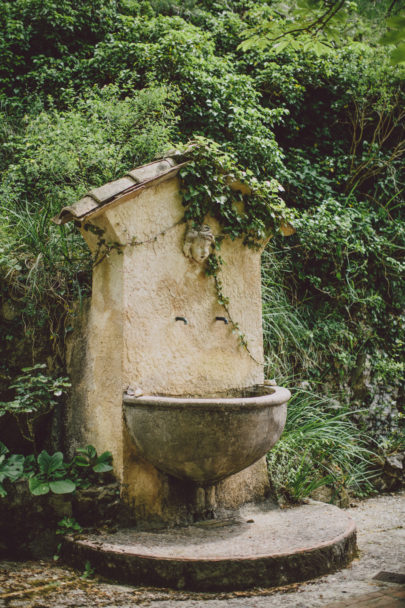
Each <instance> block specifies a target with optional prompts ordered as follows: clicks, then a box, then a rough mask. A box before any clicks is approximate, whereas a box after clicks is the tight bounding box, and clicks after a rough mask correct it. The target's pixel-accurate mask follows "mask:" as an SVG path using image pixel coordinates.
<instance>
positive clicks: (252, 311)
mask: <svg viewBox="0 0 405 608" xmlns="http://www.w3.org/2000/svg"><path fill="white" fill-rule="evenodd" d="M183 213H184V207H183V206H182V202H181V196H180V194H179V182H178V178H177V177H175V176H174V177H170V179H167V180H166V181H162V182H161V183H157V184H156V185H151V186H150V187H148V188H146V189H143V190H142V191H140V192H135V193H133V194H132V195H126V196H125V198H124V199H123V202H121V203H120V204H113V205H107V206H106V208H105V209H104V210H103V213H99V214H95V216H93V217H91V219H90V221H91V223H92V225H93V226H97V227H98V228H101V229H102V230H104V231H105V232H104V235H103V238H105V239H106V240H107V241H110V242H116V243H119V244H121V245H122V246H123V247H122V248H121V253H119V252H118V251H117V250H113V251H111V253H110V254H109V255H108V256H107V257H105V259H103V260H102V261H101V262H100V263H99V264H98V265H96V266H95V268H94V272H93V295H92V300H91V306H90V310H89V312H88V315H87V318H88V321H87V325H86V323H84V322H82V324H81V331H82V332H84V331H85V336H86V337H85V338H84V337H83V338H82V340H81V343H80V347H79V348H77V347H76V348H75V349H74V350H72V351H71V352H70V358H69V361H70V368H71V371H72V372H73V374H74V375H75V373H76V375H77V376H78V381H77V383H76V378H75V377H73V384H74V385H76V386H75V389H74V393H73V396H72V403H71V407H70V414H69V425H70V427H71V429H72V433H71V441H77V436H78V435H80V441H81V442H83V440H85V441H87V442H89V443H92V444H94V445H95V446H96V448H97V449H98V450H107V449H108V450H111V451H112V453H113V456H114V463H115V469H116V473H117V475H118V476H119V478H120V480H121V481H122V482H123V484H124V485H123V487H124V493H125V495H126V497H127V499H128V501H129V502H130V503H132V504H133V508H134V513H135V515H136V516H137V517H138V518H140V519H144V520H148V519H149V520H151V521H152V520H153V519H157V520H159V519H160V520H163V521H180V520H182V519H184V517H185V516H186V514H187V513H188V514H190V513H191V512H192V511H193V509H194V510H195V509H197V510H198V509H204V506H203V504H202V503H203V502H204V500H203V501H202V500H201V493H200V495H199V496H200V498H198V492H197V491H196V489H195V488H194V487H192V485H191V484H188V483H187V482H181V481H179V480H174V479H173V478H171V477H169V476H167V475H165V474H163V473H161V472H159V471H158V470H157V469H155V468H154V467H153V466H152V465H150V464H149V463H146V462H145V461H143V460H142V459H141V458H140V457H139V456H138V455H137V454H136V451H135V448H134V447H133V445H132V442H131V440H130V439H129V437H128V435H127V431H126V429H125V423H124V420H123V410H122V394H123V390H124V389H125V388H127V387H128V386H131V387H134V388H140V389H141V390H142V391H143V392H144V394H149V393H164V394H172V395H196V394H199V395H204V394H206V393H210V392H211V393H212V392H215V391H223V390H226V389H228V388H237V387H241V388H242V387H246V386H251V385H254V384H259V383H262V382H263V367H262V365H261V364H260V362H262V360H263V346H262V317H261V291H260V251H254V250H251V249H248V248H246V247H244V246H243V245H242V243H241V242H240V241H234V242H232V241H230V240H229V239H225V240H224V241H223V243H222V246H221V257H222V258H223V260H224V264H223V267H222V270H221V279H222V282H223V291H224V294H225V295H226V296H227V297H228V298H229V301H230V304H229V310H230V313H231V316H232V318H233V320H234V321H235V322H237V323H238V324H239V326H240V329H241V331H242V332H243V333H244V335H245V336H246V338H247V342H248V345H249V350H250V353H251V354H252V355H253V357H252V356H250V355H249V353H248V352H247V351H246V349H244V348H243V347H241V346H240V345H239V343H238V337H237V336H236V335H235V334H234V333H232V326H231V324H228V325H226V324H225V323H223V322H221V321H216V320H215V317H216V316H227V315H226V313H225V311H224V309H223V307H222V306H221V305H220V304H218V302H217V295H216V290H215V284H214V279H213V278H212V277H208V276H207V275H206V274H205V266H204V264H198V263H197V262H195V261H194V260H192V259H190V258H187V257H186V256H185V255H184V253H183V244H184V235H185V232H186V225H185V224H184V223H178V222H180V221H181V219H182V217H183ZM205 221H206V223H207V224H209V225H210V227H211V228H212V230H213V233H214V234H215V235H218V234H219V233H220V228H219V226H218V224H217V223H216V222H215V221H214V220H213V219H212V218H206V220H205ZM161 233H164V234H161ZM82 234H83V237H84V238H85V239H86V241H87V243H88V244H89V247H90V248H91V249H92V250H93V251H94V250H95V248H96V247H97V237H96V236H95V235H94V233H92V232H91V231H89V230H85V229H82ZM135 242H136V243H137V244H134V243H135ZM131 243H132V244H131ZM177 316H181V317H185V318H186V319H187V324H185V323H183V322H182V321H175V317H177ZM79 360H80V364H79V365H78V364H77V362H78V361H79ZM75 369H76V372H75V371H74V370H75ZM79 370H80V371H79ZM267 491H268V482H267V475H266V472H265V464H264V461H263V460H262V461H260V462H259V463H256V464H255V465H253V466H252V467H249V469H247V470H246V471H242V472H241V473H238V474H237V475H234V476H232V477H231V478H229V479H227V480H225V481H223V482H220V483H219V484H217V486H216V488H215V490H211V491H210V492H208V491H207V492H208V494H209V496H210V498H209V499H207V501H205V502H206V503H207V504H206V506H205V508H207V509H209V508H212V507H213V506H215V507H218V508H220V507H225V508H228V507H229V508H231V507H237V506H239V505H240V504H242V503H244V502H246V500H252V499H256V498H260V497H263V496H264V495H265V494H266V492H267ZM207 492H206V494H207ZM208 503H209V504H208ZM210 505H211V506H210Z"/></svg>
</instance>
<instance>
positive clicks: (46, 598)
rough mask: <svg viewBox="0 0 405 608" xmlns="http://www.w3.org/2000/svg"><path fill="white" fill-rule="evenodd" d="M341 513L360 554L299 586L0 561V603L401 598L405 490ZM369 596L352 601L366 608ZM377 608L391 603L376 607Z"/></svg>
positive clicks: (264, 603) (171, 605)
mask: <svg viewBox="0 0 405 608" xmlns="http://www.w3.org/2000/svg"><path fill="white" fill-rule="evenodd" d="M347 512H348V513H350V515H351V516H352V517H353V518H354V520H355V521H356V523H357V528H358V546H359V555H358V557H357V558H356V559H355V560H354V561H353V562H352V563H351V565H350V566H349V567H347V568H345V569H344V570H341V571H340V572H335V573H333V574H329V575H327V576H323V577H320V578H317V579H312V580H310V581H307V582H305V583H299V584H293V585H288V586H286V587H278V588H274V589H263V588H257V589H253V590H251V591H248V592H246V591H238V592H233V593H192V592H186V591H176V590H170V589H156V588H153V589H152V588H145V587H135V586H134V587H132V586H129V585H125V586H123V585H116V584H113V583H111V582H110V581H106V580H102V579H101V578H98V577H96V576H94V575H93V574H92V572H91V571H89V572H84V573H83V572H77V571H75V570H72V569H71V568H67V567H65V566H63V565H60V564H59V563H55V562H52V561H49V562H45V561H38V562H34V561H31V562H8V561H3V562H0V608H3V607H4V608H6V607H7V608H17V607H21V608H51V607H52V608H68V607H72V608H73V607H74V608H82V607H83V608H88V607H90V606H91V607H93V606H106V607H108V608H115V607H117V608H118V607H120V608H130V607H131V608H133V607H136V606H150V607H151V608H175V607H177V608H198V607H204V608H273V607H274V608H275V607H277V608H317V607H322V606H328V605H329V604H331V603H332V602H333V603H334V604H335V603H336V606H338V605H339V606H350V605H354V604H355V603H357V602H358V601H360V600H361V598H362V597H365V594H373V597H374V596H379V593H392V594H394V595H395V594H397V597H398V598H402V597H403V592H402V591H401V587H400V586H399V585H400V584H402V585H403V582H404V576H398V575H401V574H402V575H405V492H402V493H397V494H389V495H388V494H387V495H383V496H378V497H376V498H370V499H368V500H365V501H361V502H356V503H354V504H353V506H351V507H350V508H349V509H347ZM381 572H385V573H391V575H390V576H388V577H387V575H384V574H383V575H380V576H381V577H382V579H387V578H390V579H391V581H388V580H379V579H376V578H374V577H375V576H376V575H379V573H381ZM402 589H403V587H402ZM398 590H399V591H398ZM369 597H370V598H371V597H372V596H371V595H370V596H369ZM384 597H387V596H384ZM374 601H375V600H374V599H373V600H371V599H370V600H367V601H366V603H364V604H363V601H362V602H361V604H357V605H359V606H360V605H361V606H365V607H368V606H372V605H374ZM380 601H381V599H380ZM396 601H397V603H396V604H395V606H399V605H401V606H402V605H404V606H405V599H398V600H396ZM377 602H378V600H377ZM402 602H403V604H402ZM375 605H376V606H377V603H376V604H375ZM383 605H384V606H388V605H390V606H391V604H388V603H386V604H383V603H380V604H378V606H383ZM392 605H394V604H392Z"/></svg>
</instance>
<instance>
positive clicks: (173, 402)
mask: <svg viewBox="0 0 405 608" xmlns="http://www.w3.org/2000/svg"><path fill="white" fill-rule="evenodd" d="M266 389H267V390H268V391H269V392H268V394H265V395H257V396H252V397H235V398H228V397H182V396H179V397H171V396H167V395H141V396H140V397H135V396H134V397H133V396H131V395H127V394H126V393H124V397H123V403H124V405H126V406H129V407H136V406H139V405H148V406H154V407H156V408H176V407H178V408H184V407H185V406H187V407H190V408H193V409H194V408H207V406H208V407H214V408H217V409H218V408H220V407H226V408H227V409H238V408H244V409H247V408H265V407H276V406H279V405H284V404H285V403H287V401H288V400H289V399H290V397H291V393H290V391H289V390H288V389H287V388H284V387H281V386H271V387H266ZM270 391H271V392H270Z"/></svg>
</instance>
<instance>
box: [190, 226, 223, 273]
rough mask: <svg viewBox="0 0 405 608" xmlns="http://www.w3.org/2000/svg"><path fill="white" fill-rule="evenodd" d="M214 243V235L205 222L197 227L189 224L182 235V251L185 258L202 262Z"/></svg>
mask: <svg viewBox="0 0 405 608" xmlns="http://www.w3.org/2000/svg"><path fill="white" fill-rule="evenodd" d="M214 243H215V237H214V235H213V234H212V230H211V228H210V227H209V226H208V225H207V224H203V225H201V226H197V227H193V226H192V225H189V226H188V228H187V231H186V235H185V237H184V246H183V253H184V255H185V256H186V257H187V258H190V259H192V260H194V261H195V262H197V263H198V264H202V263H203V262H205V260H206V259H207V258H208V256H209V255H210V253H211V247H213V245H214Z"/></svg>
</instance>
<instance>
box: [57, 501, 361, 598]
mask: <svg viewBox="0 0 405 608" xmlns="http://www.w3.org/2000/svg"><path fill="white" fill-rule="evenodd" d="M355 552H356V527H355V524H354V522H353V520H352V519H351V518H350V517H349V516H348V515H347V514H346V513H345V512H344V511H341V510H340V509H338V508H337V507H335V506H333V505H328V504H324V503H320V502H315V501H309V502H308V504H304V505H302V506H299V507H296V508H290V509H280V508H279V507H277V506H275V505H273V504H271V503H268V502H267V503H262V504H260V505H252V504H250V505H246V506H244V507H243V508H242V509H241V510H240V511H238V513H237V515H233V516H231V517H224V518H222V519H213V520H205V521H200V522H196V523H195V524H193V525H190V526H185V527H178V528H171V529H167V528H166V529H164V530H156V531H148V532H143V531H138V530H137V529H135V528H130V529H121V530H119V531H117V532H115V533H102V534H97V535H96V534H88V535H84V536H83V535H80V537H79V538H73V537H66V538H65V542H64V545H63V548H62V555H63V557H64V559H65V560H67V561H68V562H70V563H71V564H73V565H74V566H75V567H80V566H82V567H83V566H84V565H85V563H86V562H87V561H89V562H90V564H91V566H92V567H93V568H94V569H95V570H96V571H97V572H98V573H100V574H102V575H104V576H107V577H108V578H110V579H114V580H117V581H120V582H125V583H130V584H133V585H153V586H158V587H174V588H177V589H191V590H208V591H209V590H212V591H214V590H215V591H220V590H236V589H247V588H251V587H259V586H261V587H272V586H280V585H286V584H288V583H292V582H299V581H303V580H307V579H310V578H314V577H316V576H320V575H323V574H326V573H327V572H331V571H333V570H336V569H338V568H341V567H343V566H345V565H346V564H348V563H349V562H350V560H351V559H352V558H353V557H354V555H355Z"/></svg>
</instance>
